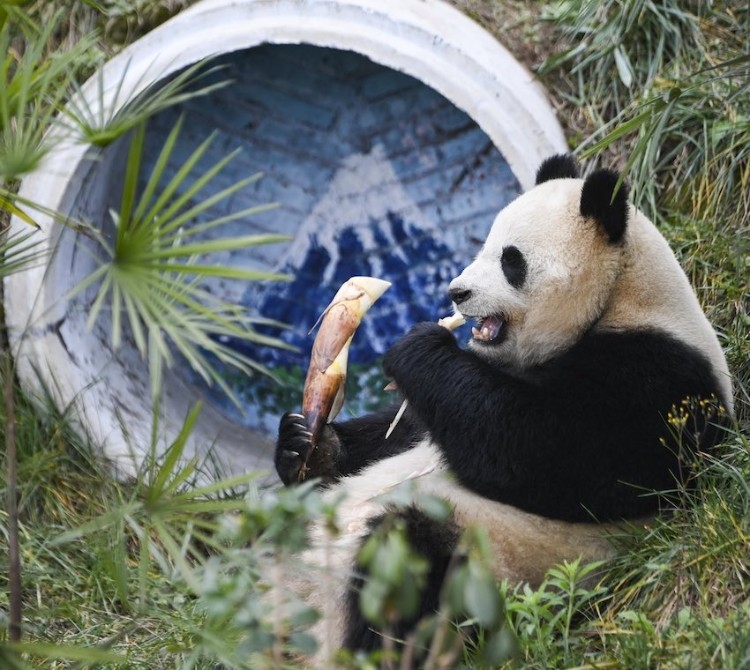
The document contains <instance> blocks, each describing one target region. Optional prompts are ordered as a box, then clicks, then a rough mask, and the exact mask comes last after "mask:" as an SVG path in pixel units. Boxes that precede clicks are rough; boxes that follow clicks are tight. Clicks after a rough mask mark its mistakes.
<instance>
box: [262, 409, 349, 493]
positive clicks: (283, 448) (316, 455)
mask: <svg viewBox="0 0 750 670" xmlns="http://www.w3.org/2000/svg"><path fill="white" fill-rule="evenodd" d="M339 451H340V445H339V442H338V437H337V436H336V433H335V431H334V430H333V428H331V427H330V426H325V427H324V428H323V431H322V433H321V436H320V438H319V439H318V443H317V445H315V446H313V443H312V433H311V432H310V429H309V428H308V427H307V422H306V421H305V417H304V416H302V415H301V414H296V413H294V412H287V413H286V414H284V416H282V417H281V421H280V422H279V439H278V441H277V442H276V453H275V455H274V464H275V465H276V472H277V473H278V475H279V478H280V479H281V481H282V482H284V484H285V485H286V486H289V485H291V484H297V483H299V482H303V481H305V480H306V479H312V478H315V477H319V478H321V479H322V480H323V481H324V482H330V481H333V480H335V479H336V476H337V471H336V458H337V455H338V453H339Z"/></svg>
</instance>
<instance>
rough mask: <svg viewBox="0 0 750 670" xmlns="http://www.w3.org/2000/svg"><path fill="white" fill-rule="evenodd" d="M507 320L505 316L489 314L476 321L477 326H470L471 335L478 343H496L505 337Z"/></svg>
mask: <svg viewBox="0 0 750 670" xmlns="http://www.w3.org/2000/svg"><path fill="white" fill-rule="evenodd" d="M507 323H508V319H507V318H506V316H505V314H502V313H500V314H491V315H490V316H485V317H481V318H478V319H477V325H476V326H472V328H471V334H472V336H473V337H474V339H475V340H476V341H478V342H487V343H489V342H498V341H500V340H502V339H504V338H503V336H504V335H505V327H506V325H507Z"/></svg>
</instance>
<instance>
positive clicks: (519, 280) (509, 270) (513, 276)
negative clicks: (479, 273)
mask: <svg viewBox="0 0 750 670" xmlns="http://www.w3.org/2000/svg"><path fill="white" fill-rule="evenodd" d="M500 265H501V266H502V268H503V274H504V275H505V278H506V279H507V280H508V283H509V284H510V285H511V286H512V287H513V288H521V286H523V283H524V282H525V281H526V259H525V258H524V257H523V254H522V253H521V252H520V250H519V249H518V247H505V249H503V255H502V257H501V258H500Z"/></svg>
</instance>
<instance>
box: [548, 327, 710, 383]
mask: <svg viewBox="0 0 750 670" xmlns="http://www.w3.org/2000/svg"><path fill="white" fill-rule="evenodd" d="M553 367H554V368H556V370H555V374H556V375H557V376H559V377H561V378H567V379H571V378H572V379H575V378H576V376H578V377H580V376H582V375H583V376H587V375H588V376H596V377H597V378H601V379H602V380H604V381H605V382H606V384H607V385H608V386H610V387H611V388H613V389H614V390H615V391H616V392H617V395H618V396H621V397H632V395H633V394H636V395H641V396H642V395H643V394H644V393H646V394H648V392H649V391H651V392H653V393H664V394H667V395H669V396H678V395H680V394H684V393H687V394H690V395H700V396H702V397H703V396H705V397H708V396H711V395H718V389H719V386H718V383H717V380H716V375H715V372H714V370H713V368H712V365H711V362H710V360H709V358H708V357H707V356H706V355H705V354H704V353H702V352H701V351H699V350H698V349H696V348H695V347H693V346H691V345H690V344H688V343H687V342H685V341H682V340H680V339H679V338H678V337H676V336H675V335H673V334H671V333H667V332H664V331H662V330H659V329H656V328H648V327H644V328H639V329H632V330H601V331H592V332H589V333H587V334H586V335H585V336H584V337H582V338H581V340H580V341H579V342H578V343H577V344H576V345H575V346H574V347H572V348H571V349H570V350H569V351H568V352H566V353H565V354H564V355H563V356H561V357H560V358H559V359H558V360H557V361H555V362H554V363H553Z"/></svg>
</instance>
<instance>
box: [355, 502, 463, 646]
mask: <svg viewBox="0 0 750 670" xmlns="http://www.w3.org/2000/svg"><path fill="white" fill-rule="evenodd" d="M394 516H396V517H398V518H399V519H400V520H402V521H403V522H404V527H405V530H406V536H407V540H408V542H409V545H410V547H411V549H412V551H414V552H415V553H417V554H419V555H420V556H422V557H424V558H425V559H427V561H428V562H429V565H430V568H429V572H428V575H427V580H426V583H425V585H424V588H423V590H422V593H421V599H420V603H419V607H418V609H417V612H416V614H415V615H414V616H412V617H410V618H404V619H399V620H398V621H396V622H394V625H393V626H391V628H390V629H389V630H388V634H389V635H393V636H394V637H395V638H396V639H397V640H404V639H406V637H407V636H408V634H409V633H410V632H411V631H412V630H413V628H414V627H415V626H416V624H417V623H418V622H419V621H420V620H421V619H423V618H424V617H425V616H428V615H430V614H433V613H434V612H435V611H437V609H438V607H439V604H440V592H441V589H442V586H443V581H444V579H445V576H446V573H447V571H448V568H449V565H450V563H451V559H452V557H453V554H454V552H455V550H456V546H457V544H458V539H459V529H458V527H457V526H456V525H455V524H454V523H453V522H452V521H447V522H446V521H437V520H435V519H433V518H432V517H430V516H428V515H427V514H425V513H424V512H423V511H421V510H420V509H418V508H416V507H414V506H411V507H406V508H401V509H393V510H390V511H388V512H385V513H383V514H381V515H379V516H377V517H374V518H373V519H371V520H370V522H369V531H368V533H367V534H366V535H365V536H364V538H363V540H362V545H364V543H365V542H367V540H368V538H369V537H371V536H372V534H373V533H376V532H377V531H378V528H379V527H380V526H382V524H384V523H386V522H388V521H392V520H393V517H394ZM366 580H367V573H366V571H364V572H363V571H361V570H360V572H359V573H358V574H357V575H356V576H354V577H352V578H351V580H350V582H349V586H348V589H347V593H346V602H345V605H344V608H345V614H344V621H345V630H344V638H343V644H342V646H343V648H345V649H349V650H351V651H355V650H365V651H374V650H376V649H379V648H381V647H382V646H383V637H382V634H383V631H378V630H377V629H375V628H374V627H373V625H372V624H370V623H369V622H368V621H367V620H366V619H365V618H364V616H363V615H362V612H361V610H360V605H359V594H360V590H361V589H362V586H363V585H364V583H365V581H366Z"/></svg>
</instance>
